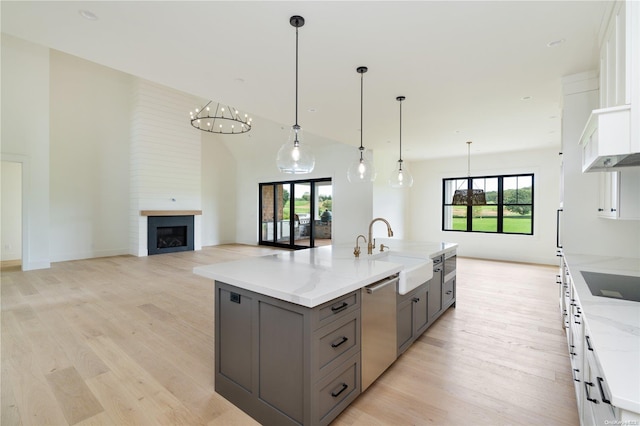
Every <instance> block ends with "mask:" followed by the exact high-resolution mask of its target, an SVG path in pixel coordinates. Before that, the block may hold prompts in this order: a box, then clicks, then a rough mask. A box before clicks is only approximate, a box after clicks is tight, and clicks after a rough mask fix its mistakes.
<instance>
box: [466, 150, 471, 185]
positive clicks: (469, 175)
mask: <svg viewBox="0 0 640 426" xmlns="http://www.w3.org/2000/svg"><path fill="white" fill-rule="evenodd" d="M467 177H471V141H467Z"/></svg>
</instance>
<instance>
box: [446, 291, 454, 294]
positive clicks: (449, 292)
mask: <svg viewBox="0 0 640 426" xmlns="http://www.w3.org/2000/svg"><path fill="white" fill-rule="evenodd" d="M451 293H453V291H451V290H449V291H446V292H445V294H451Z"/></svg>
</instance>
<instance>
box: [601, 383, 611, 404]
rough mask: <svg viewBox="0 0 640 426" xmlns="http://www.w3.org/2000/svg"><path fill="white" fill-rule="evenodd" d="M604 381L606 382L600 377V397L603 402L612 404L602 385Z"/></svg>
mask: <svg viewBox="0 0 640 426" xmlns="http://www.w3.org/2000/svg"><path fill="white" fill-rule="evenodd" d="M602 382H604V379H603V378H602V377H598V389H600V399H602V402H604V403H605V404H611V401H610V400H608V399H607V398H606V397H605V396H604V389H603V387H602Z"/></svg>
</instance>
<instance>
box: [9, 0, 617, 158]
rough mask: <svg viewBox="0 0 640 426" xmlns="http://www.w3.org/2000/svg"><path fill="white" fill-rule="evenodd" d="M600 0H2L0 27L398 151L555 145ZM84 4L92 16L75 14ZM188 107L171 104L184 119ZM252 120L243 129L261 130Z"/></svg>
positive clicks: (590, 57)
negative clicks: (569, 82) (565, 82)
mask: <svg viewBox="0 0 640 426" xmlns="http://www.w3.org/2000/svg"><path fill="white" fill-rule="evenodd" d="M606 3H607V2H599V1H566V2H565V1H491V2H488V1H297V2H294V1H282V2H276V1H194V2H190V1H171V2H164V1H159V2H156V1H111V2H109V1H107V2H101V1H95V2H94V1H87V2H83V1H66V2H56V1H43V2H31V1H16V2H12V1H2V2H1V8H2V32H4V33H7V34H10V35H13V36H16V37H19V38H23V39H25V40H29V41H32V42H34V43H38V44H41V45H45V46H49V47H51V48H53V49H57V50H60V51H63V52H66V53H69V54H72V55H75V56H79V57H81V58H85V59H88V60H90V61H93V62H96V63H99V64H102V65H105V66H108V67H111V68H114V69H117V70H121V71H123V72H126V73H130V74H133V75H136V76H139V77H142V78H145V79H148V80H151V81H154V82H157V83H161V84H164V85H166V86H169V87H172V88H175V89H178V90H182V91H184V92H187V93H191V94H193V95H196V96H198V97H201V98H205V99H214V100H216V101H221V102H224V103H228V104H231V105H233V106H235V107H236V108H238V109H239V110H242V111H248V112H249V113H250V114H252V115H255V116H260V117H262V118H266V119H269V120H273V121H275V122H277V123H282V125H283V126H286V127H289V126H291V125H292V124H293V123H294V105H295V102H294V101H295V95H294V93H295V91H294V77H295V29H294V28H293V27H292V26H291V25H290V24H289V18H290V16H292V15H301V16H303V17H304V18H305V20H306V23H305V25H304V26H303V27H302V28H300V30H299V37H300V38H299V40H300V46H299V61H300V64H299V76H300V86H299V120H298V121H299V123H300V125H301V126H302V127H303V129H304V130H305V131H306V132H312V133H315V134H318V135H321V136H324V137H327V138H330V139H333V140H336V141H340V142H344V143H349V144H353V145H357V144H359V142H360V75H359V74H358V73H357V72H356V68H357V67H358V66H362V65H364V66H367V67H368V68H369V71H368V72H367V73H366V74H365V75H364V126H363V127H364V133H363V136H364V145H365V146H366V147H367V148H373V149H374V150H375V149H381V148H385V149H388V148H392V147H396V146H397V142H398V137H399V136H398V135H399V117H398V115H399V114H398V102H397V101H396V100H395V98H396V96H398V95H404V96H406V100H405V101H404V103H403V121H402V122H403V126H402V144H403V157H404V158H405V159H407V160H416V159H425V158H438V157H447V156H457V155H466V152H467V151H466V150H467V146H466V144H465V142H466V141H467V140H473V141H474V144H473V152H484V153H492V152H502V151H518V150H525V149H535V148H542V147H549V146H558V147H559V143H560V121H561V118H560V116H561V98H562V96H561V78H562V77H563V76H565V75H570V74H575V73H579V72H583V71H588V70H595V69H597V67H598V53H597V50H598V48H597V45H598V32H599V31H600V25H601V21H602V20H603V16H604V13H605V11H606V8H607V7H606V6H607V5H606ZM81 11H89V12H91V13H92V14H94V15H95V17H97V20H89V19H86V18H85V17H83V16H81V15H82V14H81V13H80V12H81ZM187 116H188V111H185V117H187ZM259 132H260V129H259V126H254V130H252V133H254V135H259Z"/></svg>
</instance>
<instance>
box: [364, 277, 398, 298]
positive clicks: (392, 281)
mask: <svg viewBox="0 0 640 426" xmlns="http://www.w3.org/2000/svg"><path fill="white" fill-rule="evenodd" d="M398 280H399V278H398V277H397V276H396V277H393V278H389V279H386V280H384V281H380V282H377V283H375V284H372V285H370V286H368V287H365V288H366V289H367V293H369V294H371V293H375V292H376V291H378V290H380V289H382V288H383V287H386V286H388V285H389V284H395V283H397V282H398Z"/></svg>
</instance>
